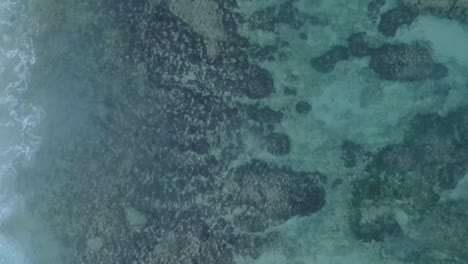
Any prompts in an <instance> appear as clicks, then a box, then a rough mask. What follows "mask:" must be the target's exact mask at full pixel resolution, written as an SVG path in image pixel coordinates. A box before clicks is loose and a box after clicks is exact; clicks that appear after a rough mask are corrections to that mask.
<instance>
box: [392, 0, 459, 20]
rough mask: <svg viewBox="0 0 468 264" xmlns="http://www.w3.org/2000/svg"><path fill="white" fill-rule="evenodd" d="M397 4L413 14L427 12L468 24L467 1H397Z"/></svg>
mask: <svg viewBox="0 0 468 264" xmlns="http://www.w3.org/2000/svg"><path fill="white" fill-rule="evenodd" d="M399 2H400V3H401V4H402V5H403V6H406V7H408V8H410V9H411V10H412V11H413V12H415V13H421V12H424V11H429V12H431V13H432V14H434V15H436V16H440V17H447V18H452V19H456V20H458V21H460V22H464V23H468V1H467V0H399Z"/></svg>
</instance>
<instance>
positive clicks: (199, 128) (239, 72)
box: [40, 1, 326, 264]
mask: <svg viewBox="0 0 468 264" xmlns="http://www.w3.org/2000/svg"><path fill="white" fill-rule="evenodd" d="M197 3H198V4H197ZM100 4H102V5H103V6H108V7H109V9H106V10H109V13H108V14H107V19H109V21H107V23H108V24H114V25H121V27H117V28H115V29H114V30H113V31H112V34H113V35H112V36H113V38H112V39H105V38H104V39H102V38H101V39H100V38H99V37H100V36H102V35H106V33H104V34H101V33H102V32H107V30H109V29H108V28H104V24H103V25H102V26H103V27H102V28H100V27H99V26H97V27H98V28H97V29H96V36H93V37H95V38H96V39H95V41H96V42H94V43H92V44H93V45H96V46H89V47H88V48H89V50H92V49H96V48H99V49H98V50H97V51H98V52H96V53H95V54H96V55H95V57H94V62H95V63H96V64H97V65H98V67H97V68H99V69H100V70H99V75H98V77H99V78H97V80H96V79H94V78H95V76H89V77H90V80H92V81H96V82H98V84H99V85H102V87H104V88H103V89H104V91H103V93H104V99H103V101H104V102H105V104H104V106H103V107H105V109H106V111H104V112H105V114H103V115H100V116H97V117H96V124H97V125H99V126H100V127H101V128H102V131H103V132H102V133H103V134H102V136H101V138H100V140H99V142H98V144H96V145H94V146H93V147H90V148H87V149H86V151H83V152H79V153H78V152H76V153H74V152H73V154H69V155H75V157H74V162H72V163H70V164H68V165H67V166H65V167H64V168H63V169H62V170H60V171H59V172H58V173H59V174H61V175H64V179H63V181H62V183H61V185H60V186H58V187H57V186H55V187H54V191H45V192H46V194H45V195H44V197H43V202H44V203H45V204H47V205H48V206H43V207H41V209H40V214H41V216H42V217H43V218H45V219H46V220H47V222H48V223H50V225H51V227H53V229H54V230H55V231H56V235H57V237H58V238H60V239H61V241H64V242H65V244H66V245H67V246H69V247H70V248H71V249H73V251H74V252H76V258H75V260H76V263H95V264H105V263H109V264H111V263H168V264H169V263H174V264H176V263H177V264H183V263H187V264H189V263H207V264H209V263H212V264H219V263H225V264H228V263H234V259H233V256H234V254H241V255H246V256H252V257H256V256H258V255H259V254H260V253H261V252H262V250H263V249H264V248H265V247H266V246H268V245H271V244H273V243H274V241H275V235H274V232H265V231H266V230H267V229H268V228H270V227H274V226H276V225H278V224H281V223H283V222H285V221H286V220H288V219H290V218H291V217H294V216H306V215H310V214H313V213H315V212H317V211H318V210H320V209H321V208H322V206H323V205H324V201H325V190H324V188H323V184H325V182H326V177H325V176H324V175H322V174H320V173H318V172H301V171H295V170H293V169H291V168H289V167H278V166H275V165H272V164H269V163H268V162H266V161H262V160H251V161H245V162H243V163H242V164H236V163H235V161H236V159H237V158H238V157H239V155H240V154H242V153H244V152H245V146H244V144H245V142H244V138H243V137H244V135H245V134H246V133H251V134H253V135H254V136H255V137H257V138H258V139H259V141H262V142H264V147H265V150H266V151H268V152H270V153H271V154H272V155H274V156H277V158H281V157H283V156H286V155H288V154H289V152H290V149H291V142H290V140H289V137H288V136H287V135H286V134H283V133H279V132H275V127H276V125H277V124H278V123H279V122H280V121H281V120H282V118H283V114H282V113H281V112H280V111H275V110H273V109H271V108H269V107H266V106H262V105H261V104H259V103H258V102H255V103H252V104H246V103H240V102H239V101H238V100H234V98H245V99H250V100H255V99H260V98H265V97H268V96H270V95H271V94H272V93H274V92H275V85H274V82H273V78H272V76H271V74H270V73H269V72H268V71H266V70H265V69H262V68H261V67H259V66H258V65H256V64H254V63H252V62H250V61H249V59H248V58H249V56H250V54H249V53H248V52H250V51H251V50H253V49H252V47H251V46H250V44H249V43H248V42H246V41H245V40H244V39H243V38H241V37H240V36H238V35H236V34H235V33H233V32H234V30H233V29H232V27H235V24H234V23H233V22H232V21H231V20H230V19H231V18H230V16H229V12H228V11H227V10H223V9H222V7H220V6H218V5H216V7H217V8H214V7H213V5H212V4H213V3H211V4H210V5H209V6H208V7H207V8H210V9H209V10H204V11H203V12H201V11H200V10H199V9H200V8H203V7H202V6H201V4H200V1H198V2H191V4H192V5H196V7H197V8H198V9H196V10H199V11H200V12H201V14H202V15H206V14H207V13H210V14H211V15H213V14H212V13H211V12H212V11H213V10H216V12H217V13H216V16H217V18H216V19H214V20H212V19H208V18H203V19H206V20H203V19H202V18H200V19H202V20H203V21H201V20H199V19H197V18H193V17H190V18H189V15H188V14H186V13H184V12H185V11H184V12H182V11H180V10H179V11H180V12H179V11H177V10H178V9H177V8H178V6H177V5H175V4H174V3H172V2H171V3H166V2H162V3H161V4H157V5H154V4H150V3H140V2H138V3H136V2H135V3H134V2H129V3H126V2H125V3H120V4H119V5H117V4H116V3H115V1H107V2H106V1H105V2H100ZM116 6H118V8H115V7H116ZM110 7H114V8H115V9H113V8H110ZM186 11H187V10H186ZM181 12H182V13H181ZM187 12H188V11H187ZM190 14H191V15H193V13H190ZM100 16H102V14H100ZM213 21H214V22H216V23H215V24H216V25H215V26H216V28H217V29H218V30H222V33H221V31H220V32H219V34H217V35H215V36H211V37H213V38H212V39H209V38H210V36H207V35H206V34H205V33H206V32H207V31H205V30H204V29H201V28H200V27H201V26H207V25H205V23H212V22H213ZM214 22H213V23H214ZM194 24H196V25H194ZM202 24H203V25H202ZM220 25H222V27H221V26H220ZM95 26H96V25H95ZM212 26H213V25H212ZM206 30H208V31H209V30H211V29H209V27H208V29H206ZM220 36H223V37H222V38H221V37H220ZM207 38H208V40H207ZM98 40H99V41H98ZM212 42H216V48H215V51H213V50H212V51H210V49H213V48H214V47H213V46H212V45H214V44H213V43H212ZM116 43H117V44H116ZM108 44H109V45H108ZM85 50H86V51H89V50H88V49H85ZM75 70H76V69H75ZM76 73H77V74H78V73H79V71H78V70H76ZM86 76H87V75H86ZM86 76H85V75H83V76H82V78H85V77H86ZM86 78H87V77H86ZM235 164H236V165H235ZM71 204H73V206H70V205H71Z"/></svg>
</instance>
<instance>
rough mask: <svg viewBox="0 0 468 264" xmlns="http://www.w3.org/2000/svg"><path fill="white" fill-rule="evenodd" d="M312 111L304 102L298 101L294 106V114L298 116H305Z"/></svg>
mask: <svg viewBox="0 0 468 264" xmlns="http://www.w3.org/2000/svg"><path fill="white" fill-rule="evenodd" d="M310 110H312V106H311V105H310V104H309V103H308V102H306V101H300V102H298V103H297V104H296V112H298V113H299V114H307V113H309V112H310Z"/></svg>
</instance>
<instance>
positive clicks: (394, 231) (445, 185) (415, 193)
mask: <svg viewBox="0 0 468 264" xmlns="http://www.w3.org/2000/svg"><path fill="white" fill-rule="evenodd" d="M466 113H467V109H466V108H462V109H459V110H456V111H453V112H451V113H449V114H448V115H447V116H446V117H441V116H438V115H437V114H425V115H419V116H416V117H415V118H414V119H413V122H412V125H411V128H410V129H409V130H408V133H407V135H406V137H405V140H404V142H403V143H402V144H395V145H390V146H386V147H384V148H383V149H381V150H379V151H378V152H377V153H375V154H374V155H372V158H371V159H368V158H367V157H366V156H368V155H369V154H368V153H367V154H364V153H363V152H362V151H360V150H359V146H357V145H354V144H352V143H349V142H348V143H346V144H343V150H344V156H343V157H344V158H346V160H348V163H349V164H354V163H355V162H354V160H355V159H356V158H357V159H361V160H369V161H368V162H367V161H365V162H366V163H367V165H366V173H367V176H366V177H363V178H362V179H359V180H356V181H355V182H354V183H353V206H354V207H355V208H356V211H355V214H354V216H353V217H352V219H351V226H352V229H353V230H354V233H355V235H356V237H358V238H359V239H362V240H364V241H372V240H374V241H384V240H388V239H395V238H397V239H401V241H405V240H407V239H414V237H412V236H413V232H414V230H419V231H420V232H421V233H420V234H419V235H423V233H425V232H427V231H423V230H425V228H427V227H428V226H427V225H433V224H435V223H438V224H440V225H441V226H440V227H438V228H437V229H440V230H451V231H449V232H453V231H454V229H459V231H460V232H465V227H460V226H458V227H455V226H453V225H454V223H456V222H458V221H463V220H461V219H463V218H458V219H457V217H455V216H454V215H453V210H456V209H455V208H456V206H455V207H452V206H453V205H452V204H444V203H440V199H441V195H442V194H443V192H445V191H447V190H452V189H453V188H455V187H456V186H457V182H458V181H459V180H460V179H461V178H462V177H463V176H464V175H465V173H466V170H467V169H468V156H467V154H468V153H467V146H468V140H467V139H468V138H467V137H466V136H463V137H458V136H456V135H459V134H458V133H461V134H463V135H466V134H465V133H466V131H467V129H468V122H467V121H468V120H467V119H466V117H464V116H465V115H466ZM461 134H460V135H461ZM351 154H352V155H351ZM350 157H351V158H350ZM349 160H351V162H349ZM458 203H460V202H458ZM441 219H445V220H441ZM456 219H457V220H456ZM412 220H416V221H414V222H415V223H416V224H413V225H411V228H412V229H413V231H411V232H409V233H406V232H405V230H409V229H408V228H409V227H408V226H407V225H408V222H411V221H412ZM455 225H456V224H455ZM441 232H442V231H441ZM444 232H445V231H444ZM424 236H425V235H424ZM409 237H410V238H409ZM462 240H463V239H462ZM417 241H418V242H415V241H413V242H412V243H422V244H424V245H426V246H427V245H429V244H430V245H432V246H431V247H432V248H437V250H440V251H441V252H444V254H446V255H450V256H458V257H460V258H464V257H465V256H464V252H463V250H462V251H458V250H457V247H456V246H447V247H445V246H442V245H443V244H445V239H444V238H443V236H436V235H434V236H426V237H425V238H424V239H420V240H417ZM450 241H453V243H457V242H455V241H461V240H460V237H459V236H456V237H453V238H451V239H450ZM422 244H419V246H416V247H413V249H412V250H414V251H412V252H406V254H408V255H406V256H405V258H408V257H410V258H415V259H414V260H413V261H415V262H412V263H424V261H427V260H428V259H432V261H434V260H435V259H437V256H435V255H433V256H431V254H428V253H427V252H423V251H424V246H421V245H422ZM409 251H411V250H409ZM416 252H418V253H416ZM455 263H459V262H455ZM460 263H461V262H460Z"/></svg>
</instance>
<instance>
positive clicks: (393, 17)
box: [378, 8, 416, 37]
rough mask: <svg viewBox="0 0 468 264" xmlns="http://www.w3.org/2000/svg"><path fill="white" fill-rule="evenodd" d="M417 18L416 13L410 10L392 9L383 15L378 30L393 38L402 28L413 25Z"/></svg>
mask: <svg viewBox="0 0 468 264" xmlns="http://www.w3.org/2000/svg"><path fill="white" fill-rule="evenodd" d="M415 17H416V16H415V15H414V13H413V12H411V11H410V10H408V9H404V8H396V9H392V10H390V11H387V12H385V13H384V14H382V16H381V17H380V23H379V26H378V29H379V31H380V32H381V33H382V34H384V35H385V36H389V37H393V36H395V34H396V32H397V30H398V28H400V26H402V25H409V24H411V23H412V22H413V20H414V19H415Z"/></svg>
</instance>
